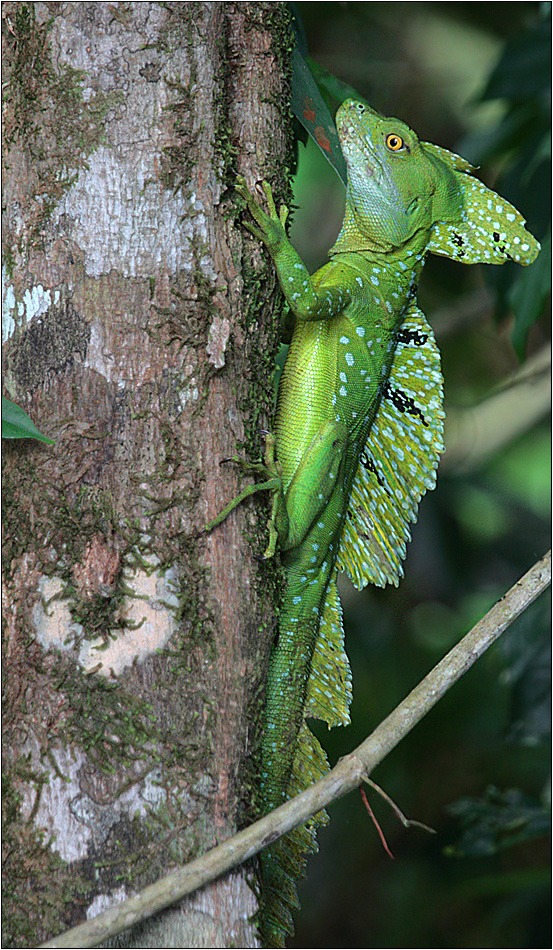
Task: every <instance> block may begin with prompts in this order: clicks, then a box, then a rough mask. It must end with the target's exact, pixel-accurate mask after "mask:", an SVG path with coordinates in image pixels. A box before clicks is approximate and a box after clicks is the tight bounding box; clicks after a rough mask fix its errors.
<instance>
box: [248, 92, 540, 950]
mask: <svg viewBox="0 0 553 950" xmlns="http://www.w3.org/2000/svg"><path fill="white" fill-rule="evenodd" d="M336 124H337V128H338V133H339V136H340V141H341V145H342V150H343V152H344V156H345V159H346V163H347V167H348V185H347V192H346V210H345V215H344V222H343V225H342V229H341V232H340V234H339V236H338V239H337V241H336V244H335V245H334V248H333V249H332V250H331V251H330V256H331V260H330V262H329V263H328V264H326V265H325V266H324V267H322V268H321V269H320V270H319V271H317V273H316V274H315V275H313V276H310V275H309V274H308V271H307V269H306V268H305V266H304V264H303V262H302V261H301V259H300V257H299V256H298V254H297V253H296V251H295V250H294V249H293V247H292V246H291V244H290V243H289V241H288V239H287V237H286V232H285V223H286V217H287V210H286V209H285V208H281V209H280V212H277V210H276V209H275V206H274V203H273V200H272V194H271V190H270V188H269V186H268V185H265V186H264V188H265V195H266V198H267V203H268V207H269V213H268V214H267V213H266V212H265V211H264V210H263V209H262V208H261V207H260V206H259V204H258V203H257V202H256V201H255V200H254V199H253V198H252V197H251V195H250V194H249V192H248V191H247V189H246V187H245V185H244V183H243V182H242V183H240V184H239V186H238V191H239V193H241V194H242V196H243V197H244V198H245V200H246V203H247V205H248V208H249V210H250V212H251V214H252V216H253V218H254V220H255V225H252V224H249V225H247V226H248V227H249V229H250V230H251V231H252V232H253V233H254V235H256V236H257V237H258V238H259V239H260V240H262V241H263V242H264V243H265V245H266V247H267V248H268V250H269V252H270V254H271V256H272V258H273V260H274V262H275V265H276V269H277V273H278V277H279V281H280V284H281V287H282V290H283V292H284V295H285V297H286V300H287V302H288V304H289V306H290V308H291V310H292V312H293V314H294V317H295V328H294V332H293V337H292V342H291V346H290V350H289V354H288V357H287V360H286V364H285V367H284V370H283V374H282V377H281V382H280V388H279V398H278V408H277V419H276V428H275V452H276V464H275V466H274V467H273V470H272V475H273V476H274V478H273V481H274V484H275V485H276V486H277V487H276V494H275V501H274V507H273V517H272V524H271V531H272V536H273V542H272V545H271V546H270V550H271V552H272V550H273V549H274V547H275V544H276V539H278V546H279V548H280V552H281V557H282V562H283V565H284V567H285V570H286V589H285V591H284V594H283V601H282V605H281V613H280V619H279V631H278V637H277V641H276V643H275V645H274V647H273V650H272V655H271V660H270V668H269V675H268V681H267V700H266V712H265V730H264V737H263V740H262V776H261V786H262V800H263V808H264V810H265V811H269V810H271V809H272V808H275V807H277V806H278V805H280V804H282V802H283V801H285V800H286V799H287V798H289V797H291V795H293V794H296V793H297V792H298V791H300V790H302V789H303V788H305V787H307V786H308V785H309V784H311V782H313V781H315V780H316V779H317V778H319V777H320V776H321V774H323V772H324V771H325V770H326V768H327V763H326V758H325V755H324V752H323V751H322V749H321V747H320V745H319V743H318V741H317V740H316V739H315V738H314V736H312V734H311V733H310V732H309V730H308V728H307V726H306V719H307V718H308V717H316V718H320V719H323V720H324V721H326V722H327V723H328V724H329V726H330V725H336V724H341V723H346V722H348V721H349V715H348V707H349V701H350V697H351V683H350V672H349V665H348V661H347V657H346V655H345V652H344V648H343V629H342V621H341V611H340V604H339V599H338V593H337V587H336V573H337V571H338V570H345V571H346V572H347V573H348V574H349V576H350V578H351V579H352V581H353V583H354V584H356V586H358V587H362V586H364V585H365V584H366V583H368V582H369V581H370V582H372V583H375V584H378V585H380V586H383V585H384V584H386V583H389V582H391V583H394V584H397V583H398V581H399V578H400V576H401V574H402V569H401V561H402V558H403V557H404V555H405V549H406V543H407V541H408V540H409V537H410V534H409V523H410V522H412V521H414V520H415V519H416V513H417V507H418V503H419V501H420V498H421V497H422V495H423V494H424V492H425V491H426V490H427V489H429V488H432V487H433V486H434V483H435V470H436V467H437V464H438V460H439V456H440V453H441V451H442V449H443V438H442V436H443V415H444V413H443V408H442V378H441V373H440V361H439V353H438V350H437V347H436V344H435V342H434V338H433V335H432V331H431V329H430V327H429V325H428V324H427V322H426V319H425V317H424V315H423V314H422V313H421V312H420V311H419V310H418V308H417V305H416V289H417V285H418V282H419V278H420V274H421V271H422V268H423V266H424V260H425V256H426V254H427V252H428V251H432V252H434V253H437V254H442V255H446V256H449V257H452V258H454V259H456V260H460V261H464V262H466V263H476V262H478V261H484V262H490V263H502V262H503V261H504V260H507V259H508V258H511V259H513V260H518V261H519V262H520V263H522V264H528V263H531V261H532V260H533V259H534V258H535V256H536V255H537V253H538V250H539V245H538V244H537V242H536V241H535V239H534V238H533V237H532V236H531V235H530V234H529V233H528V232H527V231H526V230H525V228H524V221H523V219H522V218H521V216H520V214H519V213H518V212H517V211H516V210H515V209H514V208H513V207H512V205H510V204H508V202H506V201H504V200H503V199H501V198H499V197H498V196H497V195H496V194H494V193H493V192H492V191H490V190H489V189H487V188H486V187H485V186H484V185H483V184H482V183H480V182H479V181H477V179H475V178H473V177H472V176H471V175H470V171H471V170H472V169H471V167H470V166H469V165H468V163H467V162H465V160H464V159H462V158H460V157H459V156H456V155H454V154H452V153H450V152H447V151H446V150H445V149H441V148H439V147H437V146H434V145H430V144H428V143H421V142H419V140H418V138H417V136H416V135H415V133H414V132H413V131H412V130H411V129H409V127H408V126H406V125H405V123H403V122H401V121H400V120H397V119H388V118H384V117H382V116H380V115H378V114H377V113H376V112H373V110H371V109H370V108H369V107H367V106H365V105H363V104H361V103H358V102H356V101H354V100H348V101H347V102H345V103H344V104H343V105H342V106H341V107H340V109H339V110H338V113H337V116H336ZM267 484H269V483H267ZM272 484H273V482H271V485H272ZM321 820H324V816H317V817H316V818H315V819H314V820H313V821H312V822H310V823H308V825H306V826H304V827H303V828H300V829H297V830H296V831H294V832H292V833H290V834H289V835H287V836H285V837H284V838H283V839H280V840H279V841H277V842H275V843H274V844H273V845H271V846H270V847H269V848H268V849H267V850H266V851H265V852H264V853H263V854H262V856H261V860H262V905H261V906H262V911H261V931H262V935H263V938H264V940H265V942H266V943H267V945H269V946H284V941H285V939H286V936H287V934H289V933H291V932H292V916H291V910H292V909H293V908H294V907H296V906H297V899H296V896H295V884H294V881H295V879H296V878H297V877H298V876H300V875H301V874H302V873H303V868H304V864H305V855H306V853H308V852H309V851H312V850H314V849H316V842H315V828H316V825H317V823H318V822H320V821H321Z"/></svg>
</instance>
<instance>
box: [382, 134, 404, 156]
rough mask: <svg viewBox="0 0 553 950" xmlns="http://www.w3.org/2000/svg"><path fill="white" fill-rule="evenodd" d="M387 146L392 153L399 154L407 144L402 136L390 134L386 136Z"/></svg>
mask: <svg viewBox="0 0 553 950" xmlns="http://www.w3.org/2000/svg"><path fill="white" fill-rule="evenodd" d="M386 146H387V148H389V149H390V151H391V152H399V150H400V149H402V148H405V142H404V141H403V139H402V137H401V135H397V134H396V132H390V134H389V135H387V136H386Z"/></svg>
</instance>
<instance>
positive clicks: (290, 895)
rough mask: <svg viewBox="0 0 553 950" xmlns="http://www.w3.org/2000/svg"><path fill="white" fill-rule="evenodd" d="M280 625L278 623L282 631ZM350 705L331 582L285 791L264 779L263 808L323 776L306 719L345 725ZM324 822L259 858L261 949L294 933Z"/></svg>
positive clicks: (322, 759) (323, 817) (322, 817)
mask: <svg viewBox="0 0 553 950" xmlns="http://www.w3.org/2000/svg"><path fill="white" fill-rule="evenodd" d="M283 626H284V624H281V628H282V627H283ZM282 639H283V636H282V632H281V634H280V637H279V646H278V647H277V651H278V649H279V647H280V648H282ZM277 684H278V680H276V683H275V684H273V689H272V690H271V691H272V692H277V693H278V692H279V691H280V689H281V686H280V685H277ZM269 685H270V684H269ZM350 701H351V674H350V669H349V663H348V659H347V656H346V654H345V651H344V634H343V627H342V612H341V607H340V601H339V598H338V590H337V586H336V580H335V578H333V579H332V580H331V581H330V583H329V585H328V588H327V591H326V596H325V602H324V609H323V612H322V618H321V622H320V624H319V628H318V631H317V635H316V641H315V646H314V649H313V653H312V658H311V666H310V673H309V679H308V682H307V689H306V692H305V701H304V703H303V709H302V710H300V713H301V722H300V724H299V728H297V732H296V735H295V737H294V738H293V755H292V757H291V766H290V768H289V769H288V770H287V774H286V777H285V779H284V782H283V783H282V785H283V786H284V787H283V791H282V793H281V795H280V796H279V795H278V792H276V785H277V784H280V783H276V782H275V779H274V776H272V775H270V774H269V775H267V777H266V779H265V782H266V784H267V785H269V786H271V791H270V793H269V794H266V795H265V805H266V810H270V808H272V807H275V806H276V805H277V804H280V803H281V801H285V800H287V799H289V798H293V797H294V796H295V795H298V794H299V793H300V792H302V791H304V790H305V789H306V788H309V786H310V785H312V784H313V783H314V782H316V781H318V780H319V779H320V778H322V776H323V775H325V773H326V772H327V771H328V769H329V765H328V760H327V758H326V755H325V753H324V751H323V749H322V746H321V745H320V743H319V741H318V740H317V739H316V738H315V736H314V735H313V734H312V733H311V731H310V730H309V728H308V727H307V725H306V722H305V720H306V718H307V717H315V718H318V719H322V720H324V721H325V722H326V723H327V724H328V726H329V727H330V726H334V725H342V724H346V723H347V722H349V712H348V710H349V704H350ZM268 705H269V706H270V704H268ZM275 718H276V717H275ZM268 725H269V724H268ZM281 761H282V758H281ZM279 797H280V801H279ZM327 821H328V816H327V813H326V812H325V811H321V812H319V813H318V814H317V815H315V816H314V817H313V818H311V819H310V820H309V821H308V822H306V824H304V825H302V826H300V827H299V828H295V829H294V830H293V831H291V832H289V833H288V834H287V835H285V836H284V837H283V838H280V839H279V840H278V841H276V842H274V844H272V845H270V846H269V847H268V848H267V849H266V850H265V851H264V852H263V853H262V854H261V883H262V899H261V906H260V934H261V938H262V940H263V944H264V946H267V947H284V946H285V945H286V938H287V937H288V936H291V935H292V934H293V932H294V924H293V912H294V911H296V910H298V908H299V901H298V897H297V892H296V882H297V881H298V880H299V879H301V878H302V877H304V875H305V869H306V864H307V859H308V856H309V855H310V854H313V853H315V852H316V851H317V850H318V845H317V839H316V832H317V829H318V828H319V827H320V826H321V825H324V824H326V822H327Z"/></svg>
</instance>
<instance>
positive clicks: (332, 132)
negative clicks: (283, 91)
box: [292, 46, 347, 184]
mask: <svg viewBox="0 0 553 950" xmlns="http://www.w3.org/2000/svg"><path fill="white" fill-rule="evenodd" d="M292 112H293V113H294V115H295V116H296V119H297V120H298V122H300V123H301V125H302V126H303V128H304V129H305V130H306V132H307V134H308V135H310V136H311V138H312V139H313V141H314V142H315V143H316V145H317V146H318V147H319V148H320V150H321V152H322V153H323V155H324V157H325V158H326V160H327V162H330V164H331V165H332V167H333V168H334V170H335V172H336V173H337V174H338V175H339V176H340V178H341V179H342V181H343V182H344V184H345V183H346V178H347V170H346V163H345V161H344V156H343V155H342V150H341V148H340V141H339V139H338V133H337V131H336V126H335V125H334V120H333V118H332V116H331V114H330V112H329V110H328V107H327V105H326V103H325V102H324V100H323V97H322V96H321V93H320V91H319V88H318V86H317V83H316V82H315V79H314V77H313V73H312V72H311V70H310V69H309V66H308V65H307V63H306V61H305V59H304V58H303V56H302V55H301V53H300V51H299V49H298V46H295V47H294V50H293V52H292Z"/></svg>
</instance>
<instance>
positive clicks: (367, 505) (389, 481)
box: [337, 306, 444, 588]
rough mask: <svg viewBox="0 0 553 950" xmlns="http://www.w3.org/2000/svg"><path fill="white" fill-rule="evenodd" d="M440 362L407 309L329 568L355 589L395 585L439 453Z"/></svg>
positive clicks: (415, 314)
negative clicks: (335, 555)
mask: <svg viewBox="0 0 553 950" xmlns="http://www.w3.org/2000/svg"><path fill="white" fill-rule="evenodd" d="M442 383H443V380H442V374H441V370H440V355H439V351H438V348H437V346H436V342H435V340H434V335H433V333H432V330H431V328H430V326H429V324H428V323H427V320H426V317H425V316H424V314H423V313H422V312H421V311H420V310H419V309H418V308H417V307H416V306H411V308H410V310H409V312H408V314H407V316H406V318H405V320H404V321H403V323H402V324H401V326H400V328H399V331H398V334H397V347H396V350H395V354H394V359H393V363H392V367H391V370H390V375H389V378H388V382H387V383H386V385H385V388H384V391H383V393H382V398H381V402H380V406H379V408H378V411H377V413H376V416H375V419H374V422H373V425H372V426H371V430H370V433H369V437H368V439H367V443H366V445H365V449H364V451H363V452H362V453H361V460H360V463H359V467H358V469H357V473H356V475H355V478H354V481H353V488H352V493H351V499H350V504H349V508H348V512H347V516H346V522H345V525H344V531H343V534H342V540H341V543H340V549H339V552H338V560H337V568H338V570H339V571H346V573H347V574H348V576H349V577H350V579H351V581H352V582H353V583H354V584H355V586H356V587H357V588H362V587H364V586H365V585H366V584H368V583H369V582H371V583H373V584H376V585H377V586H378V587H384V586H385V585H386V584H388V583H392V584H395V585H397V584H398V583H399V579H400V577H402V576H403V568H402V565H401V562H402V560H403V558H404V557H405V554H406V550H407V542H408V541H409V540H410V538H411V534H410V530H409V524H410V523H411V522H414V521H416V517H417V509H418V505H419V501H420V500H421V498H422V496H423V495H424V493H425V492H426V491H428V490H429V489H431V488H434V485H435V483H436V468H437V466H438V461H439V458H440V455H441V453H442V451H443V448H444V443H443V420H444V411H443V407H442V401H443V389H442Z"/></svg>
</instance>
